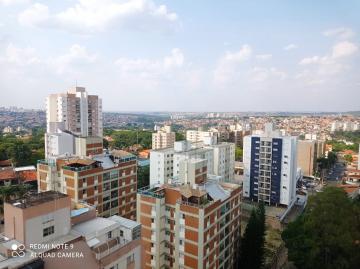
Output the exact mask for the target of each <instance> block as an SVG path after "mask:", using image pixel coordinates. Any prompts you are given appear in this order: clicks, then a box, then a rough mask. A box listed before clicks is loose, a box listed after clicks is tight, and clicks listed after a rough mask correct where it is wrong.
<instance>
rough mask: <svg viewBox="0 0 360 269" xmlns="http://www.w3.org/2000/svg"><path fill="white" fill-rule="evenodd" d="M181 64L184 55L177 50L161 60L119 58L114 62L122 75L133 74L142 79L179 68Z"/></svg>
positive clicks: (173, 50)
mask: <svg viewBox="0 0 360 269" xmlns="http://www.w3.org/2000/svg"><path fill="white" fill-rule="evenodd" d="M183 64H184V55H183V53H182V51H181V50H180V49H178V48H174V49H172V50H171V54H170V55H169V56H166V57H164V58H163V59H155V60H151V59H142V58H138V59H130V58H119V59H117V60H116V61H115V65H116V66H117V68H118V69H119V70H120V72H121V73H122V74H124V75H126V74H131V73H133V74H135V75H141V76H142V77H153V76H156V75H159V74H161V73H165V72H167V71H169V70H171V69H174V68H180V67H182V66H183Z"/></svg>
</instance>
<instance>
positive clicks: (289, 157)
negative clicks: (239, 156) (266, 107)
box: [243, 124, 297, 206]
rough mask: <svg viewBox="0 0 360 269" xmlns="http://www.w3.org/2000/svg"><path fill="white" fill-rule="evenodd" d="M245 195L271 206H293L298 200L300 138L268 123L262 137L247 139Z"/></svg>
mask: <svg viewBox="0 0 360 269" xmlns="http://www.w3.org/2000/svg"><path fill="white" fill-rule="evenodd" d="M243 161H244V181H243V196H244V197H247V198H249V199H252V200H255V201H260V200H262V201H264V202H265V203H267V204H282V205H287V206H289V205H291V204H292V203H293V202H294V201H295V198H296V171H297V138H296V137H292V136H281V135H280V133H279V132H278V131H274V130H273V129H272V124H266V126H265V132H264V134H262V135H250V136H245V137H244V153H243Z"/></svg>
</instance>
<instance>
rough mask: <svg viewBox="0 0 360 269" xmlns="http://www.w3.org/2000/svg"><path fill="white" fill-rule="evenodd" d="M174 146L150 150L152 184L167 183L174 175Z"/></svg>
mask: <svg viewBox="0 0 360 269" xmlns="http://www.w3.org/2000/svg"><path fill="white" fill-rule="evenodd" d="M174 153H175V151H174V148H165V149H158V150H151V151H150V184H158V183H160V184H163V183H167V182H168V181H169V180H170V179H171V178H172V177H173V176H174Z"/></svg>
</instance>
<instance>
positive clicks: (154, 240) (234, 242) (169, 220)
mask: <svg viewBox="0 0 360 269" xmlns="http://www.w3.org/2000/svg"><path fill="white" fill-rule="evenodd" d="M206 170H207V168H206V160H201V159H198V160H194V159H192V160H185V161H183V162H182V171H181V172H180V175H181V176H180V177H181V180H180V181H179V183H175V182H174V183H172V184H161V185H156V186H150V187H147V188H145V189H141V190H139V191H138V194H137V220H138V221H139V222H141V224H142V231H141V234H142V242H143V246H144V255H143V264H142V268H144V269H148V268H149V269H150V268H197V269H202V268H220V269H226V268H232V266H233V265H234V261H235V259H236V255H237V253H238V246H239V242H240V218H241V207H240V201H241V187H240V186H239V185H236V184H231V183H223V182H220V183H219V182H218V181H211V180H206ZM181 181H182V182H181ZM180 182H181V183H180ZM184 182H186V183H184Z"/></svg>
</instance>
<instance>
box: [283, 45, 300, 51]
mask: <svg viewBox="0 0 360 269" xmlns="http://www.w3.org/2000/svg"><path fill="white" fill-rule="evenodd" d="M297 48H298V45H295V44H289V45H286V46H285V47H284V48H283V49H284V50H293V49H297Z"/></svg>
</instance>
